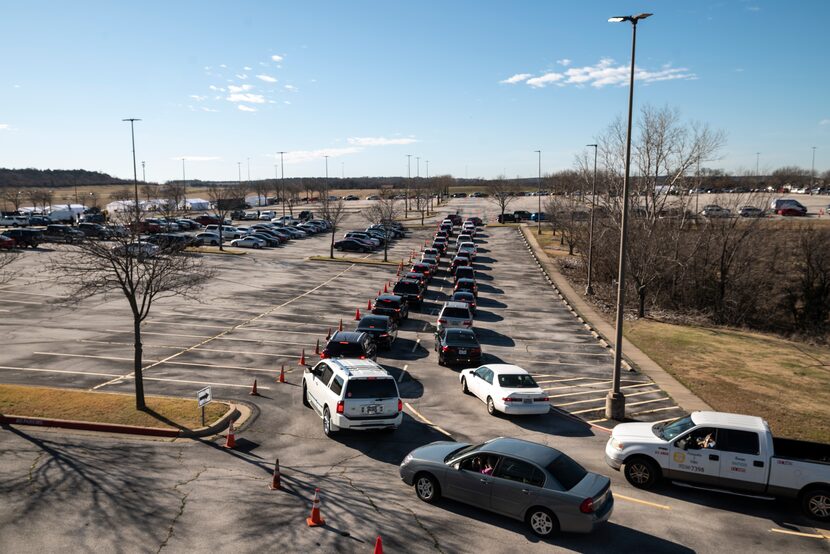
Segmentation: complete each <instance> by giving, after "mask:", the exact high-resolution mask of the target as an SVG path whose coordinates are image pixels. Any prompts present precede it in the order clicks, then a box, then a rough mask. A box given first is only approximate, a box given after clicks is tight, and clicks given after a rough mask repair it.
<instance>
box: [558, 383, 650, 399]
mask: <svg viewBox="0 0 830 554" xmlns="http://www.w3.org/2000/svg"><path fill="white" fill-rule="evenodd" d="M635 386H637V387H656V386H657V385H655V384H654V383H648V384H645V385H635ZM623 388H626V387H620V389H623ZM543 390H548V391H549V390H554V389H543ZM597 392H605V389H598V390H593V389H592V390H585V391H582V392H568V393H565V394H551V395H548V396H549V397H550V398H561V397H563V396H578V395H581V394H591V393H597ZM650 392H662V391H660V388H659V387H658V388H657V390H649V391H645V392H634V393H631V394H627V395H626V396H637V395H638V394H648V393H650Z"/></svg>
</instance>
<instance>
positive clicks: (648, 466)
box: [623, 456, 661, 489]
mask: <svg viewBox="0 0 830 554" xmlns="http://www.w3.org/2000/svg"><path fill="white" fill-rule="evenodd" d="M623 473H624V474H625V480H626V481H628V482H629V483H630V484H631V485H632V486H633V487H636V488H638V489H653V488H654V487H655V486H656V485H657V483H658V482H659V481H660V478H661V473H660V467H659V466H658V465H657V464H656V463H654V461H652V460H651V459H649V458H646V457H643V456H638V457H636V458H633V459H631V460H627V461H626V462H625V468H624V469H623Z"/></svg>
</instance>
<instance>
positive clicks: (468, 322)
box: [464, 320, 473, 326]
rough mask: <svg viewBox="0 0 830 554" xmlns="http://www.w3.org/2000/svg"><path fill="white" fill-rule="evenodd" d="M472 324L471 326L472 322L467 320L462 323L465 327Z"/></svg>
mask: <svg viewBox="0 0 830 554" xmlns="http://www.w3.org/2000/svg"><path fill="white" fill-rule="evenodd" d="M472 324H473V322H472V321H469V320H468V321H465V322H464V325H467V326H470V325H472Z"/></svg>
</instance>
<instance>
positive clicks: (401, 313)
mask: <svg viewBox="0 0 830 554" xmlns="http://www.w3.org/2000/svg"><path fill="white" fill-rule="evenodd" d="M372 313H373V314H375V315H385V316H389V317H390V318H391V319H392V320H393V321H395V322H397V323H400V322H401V321H403V320H404V319H407V318H408V317H409V305H408V304H407V303H406V300H404V299H403V298H401V297H400V296H398V295H397V294H381V295H380V296H378V297H377V298H375V302H374V304H373V305H372Z"/></svg>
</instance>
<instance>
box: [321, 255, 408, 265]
mask: <svg viewBox="0 0 830 554" xmlns="http://www.w3.org/2000/svg"><path fill="white" fill-rule="evenodd" d="M306 260H307V261H309V262H329V263H335V264H337V263H339V264H359V265H382V266H390V267H398V262H384V261H383V260H369V259H368V258H333V259H332V258H325V257H322V256H321V257H317V256H309V257H308V258H306Z"/></svg>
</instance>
